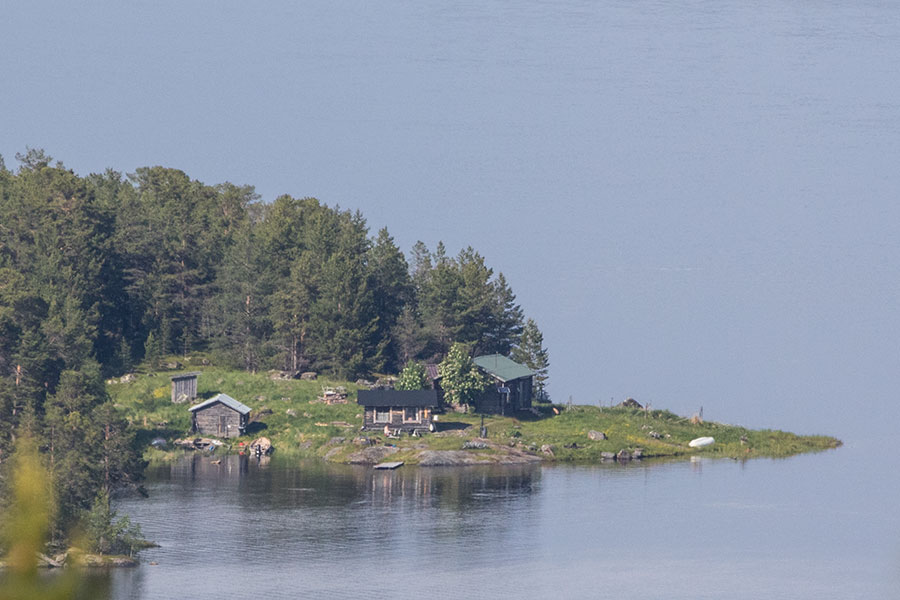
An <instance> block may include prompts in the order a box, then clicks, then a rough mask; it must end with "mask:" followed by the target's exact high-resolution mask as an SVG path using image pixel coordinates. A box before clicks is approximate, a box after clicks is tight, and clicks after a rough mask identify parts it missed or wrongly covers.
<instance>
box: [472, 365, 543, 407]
mask: <svg viewBox="0 0 900 600" xmlns="http://www.w3.org/2000/svg"><path fill="white" fill-rule="evenodd" d="M472 360H473V362H474V363H475V364H476V365H477V366H478V368H479V369H481V370H482V371H484V373H485V374H486V375H487V376H488V377H490V378H491V379H492V380H493V382H494V385H492V386H491V387H490V388H488V389H487V390H485V391H484V393H482V395H481V397H480V398H478V400H476V401H475V410H476V411H477V412H481V413H499V414H501V415H506V414H513V413H515V412H516V411H519V410H527V409H529V408H531V394H532V387H533V385H534V381H533V380H534V373H533V372H532V370H531V369H529V368H528V367H526V366H525V365H520V364H519V363H517V362H515V361H513V360H511V359H509V358H507V357H505V356H503V355H502V354H488V355H486V356H476V357H475V358H473V359H472Z"/></svg>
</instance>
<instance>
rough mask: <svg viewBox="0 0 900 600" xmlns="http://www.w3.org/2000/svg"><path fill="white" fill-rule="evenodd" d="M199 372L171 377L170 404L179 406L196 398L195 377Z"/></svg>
mask: <svg viewBox="0 0 900 600" xmlns="http://www.w3.org/2000/svg"><path fill="white" fill-rule="evenodd" d="M199 376H200V373H199V372H194V373H179V374H178V375H172V377H171V379H172V402H175V403H176V404H181V403H183V402H189V401H190V400H193V399H194V398H196V397H197V377H199Z"/></svg>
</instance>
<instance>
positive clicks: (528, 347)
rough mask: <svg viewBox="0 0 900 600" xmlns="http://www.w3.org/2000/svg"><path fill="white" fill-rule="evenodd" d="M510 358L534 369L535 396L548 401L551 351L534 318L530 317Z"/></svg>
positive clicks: (537, 398) (542, 400)
mask: <svg viewBox="0 0 900 600" xmlns="http://www.w3.org/2000/svg"><path fill="white" fill-rule="evenodd" d="M510 358H512V359H513V360H514V361H516V362H517V363H519V364H522V365H525V366H526V367H528V368H529V369H531V370H532V371H534V396H535V399H536V400H539V401H541V402H547V401H549V400H550V397H549V396H548V395H547V389H546V388H547V378H548V371H549V369H550V353H549V352H548V351H547V349H546V348H545V347H544V334H542V333H541V330H540V329H538V326H537V323H535V322H534V319H528V321H527V322H526V323H525V328H524V329H523V330H522V335H521V336H520V337H519V341H518V343H517V344H516V346H515V348H513V350H512V354H510Z"/></svg>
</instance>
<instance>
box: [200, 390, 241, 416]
mask: <svg viewBox="0 0 900 600" xmlns="http://www.w3.org/2000/svg"><path fill="white" fill-rule="evenodd" d="M216 402H221V403H222V404H224V405H225V406H227V407H228V408H232V409H234V410H236V411H238V412H239V413H241V414H242V415H246V414H250V407H249V406H247V405H246V404H242V403H240V402H238V401H237V400H235V399H234V398H232V397H231V396H229V395H228V394H216V395H215V396H213V397H212V398H210V399H209V400H207V401H206V402H201V403H200V404H195V405H194V406H192V407H190V408H189V409H188V410H189V411H191V412H194V411H195V410H200V409H201V408H206V407H207V406H212V405H213V404H215V403H216Z"/></svg>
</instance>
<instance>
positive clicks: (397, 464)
mask: <svg viewBox="0 0 900 600" xmlns="http://www.w3.org/2000/svg"><path fill="white" fill-rule="evenodd" d="M401 466H403V461H397V462H383V463H378V464H377V465H375V468H376V469H396V468H397V467H401Z"/></svg>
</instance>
